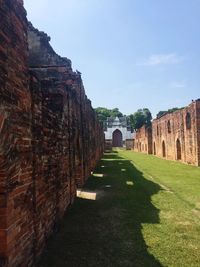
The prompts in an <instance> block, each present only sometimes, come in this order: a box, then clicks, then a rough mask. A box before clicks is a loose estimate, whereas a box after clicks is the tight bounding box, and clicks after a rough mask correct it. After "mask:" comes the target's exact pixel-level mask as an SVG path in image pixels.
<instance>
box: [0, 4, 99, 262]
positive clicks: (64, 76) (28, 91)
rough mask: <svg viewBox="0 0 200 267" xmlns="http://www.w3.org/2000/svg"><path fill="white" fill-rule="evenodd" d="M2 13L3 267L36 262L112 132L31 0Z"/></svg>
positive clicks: (0, 146) (0, 239)
mask: <svg viewBox="0 0 200 267" xmlns="http://www.w3.org/2000/svg"><path fill="white" fill-rule="evenodd" d="M0 18H1V23H0V110H1V112H0V266H9V267H28V266H34V264H35V262H36V261H37V259H38V257H39V255H40V254H41V252H42V251H43V248H44V246H45V244H46V240H47V239H48V237H49V235H50V234H51V233H52V232H53V230H54V229H55V227H56V224H57V222H58V221H59V219H60V218H61V217H62V216H63V214H64V212H65V211H66V209H67V207H68V206H69V205H70V204H71V203H72V202H73V200H74V197H75V193H76V188H77V187H79V186H83V184H84V183H85V181H86V179H87V177H88V176H89V175H90V173H91V171H92V170H93V169H94V167H95V165H96V162H97V161H98V160H99V159H100V157H101V155H102V153H103V141H104V134H103V129H102V126H101V125H100V124H99V122H98V120H97V117H96V115H95V113H94V111H93V109H92V107H91V103H90V101H89V100H88V99H87V96H86V95H85V91H84V87H83V83H82V80H81V74H80V73H79V72H73V70H72V68H71V61H70V60H69V59H67V58H62V57H60V56H58V55H57V54H56V53H55V52H54V50H53V49H52V48H51V46H50V45H49V37H48V36H47V35H46V34H44V33H42V32H39V31H38V30H36V29H34V28H33V26H32V25H31V24H30V23H29V24H28V23H27V20H26V13H25V10H24V8H23V1H16V0H15V1H14V0H0ZM28 46H29V47H28ZM28 65H29V66H28Z"/></svg>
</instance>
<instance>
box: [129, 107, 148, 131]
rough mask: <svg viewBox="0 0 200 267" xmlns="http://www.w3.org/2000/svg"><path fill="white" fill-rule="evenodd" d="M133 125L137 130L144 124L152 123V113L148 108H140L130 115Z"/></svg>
mask: <svg viewBox="0 0 200 267" xmlns="http://www.w3.org/2000/svg"><path fill="white" fill-rule="evenodd" d="M128 119H129V120H130V124H131V127H132V128H133V129H135V130H137V129H139V128H140V127H142V126H143V125H147V126H149V125H150V124H151V120H152V115H151V112H150V111H149V109H148V108H143V109H138V110H137V111H136V112H135V113H134V114H130V115H129V116H128Z"/></svg>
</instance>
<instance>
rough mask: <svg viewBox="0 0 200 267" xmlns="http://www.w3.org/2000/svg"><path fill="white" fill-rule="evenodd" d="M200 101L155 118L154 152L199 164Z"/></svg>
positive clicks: (158, 154)
mask: <svg viewBox="0 0 200 267" xmlns="http://www.w3.org/2000/svg"><path fill="white" fill-rule="evenodd" d="M199 107H200V101H199V100H197V101H193V102H192V103H191V104H190V105H189V106H187V107H185V108H184V109H181V110H177V111H175V112H173V113H171V114H166V115H164V116H162V117H161V118H159V119H155V120H153V123H152V131H153V153H154V154H155V155H157V156H159V157H163V158H166V159H170V160H180V161H182V162H185V163H188V164H193V165H199V127H200V120H199V117H200V109H199Z"/></svg>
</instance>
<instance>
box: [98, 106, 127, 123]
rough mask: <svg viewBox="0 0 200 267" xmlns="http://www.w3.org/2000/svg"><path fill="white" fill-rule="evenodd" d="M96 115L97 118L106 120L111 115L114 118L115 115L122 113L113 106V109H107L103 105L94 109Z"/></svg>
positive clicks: (119, 115)
mask: <svg viewBox="0 0 200 267" xmlns="http://www.w3.org/2000/svg"><path fill="white" fill-rule="evenodd" d="M95 111H96V113H97V116H98V118H99V120H100V121H102V122H105V121H106V120H107V118H109V117H112V118H116V117H118V118H119V117H122V116H123V114H122V113H121V112H120V111H119V109H118V108H113V109H107V108H104V107H98V108H96V109H95Z"/></svg>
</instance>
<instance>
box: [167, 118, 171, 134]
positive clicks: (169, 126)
mask: <svg viewBox="0 0 200 267" xmlns="http://www.w3.org/2000/svg"><path fill="white" fill-rule="evenodd" d="M167 131H168V133H171V123H170V120H168V122H167Z"/></svg>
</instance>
